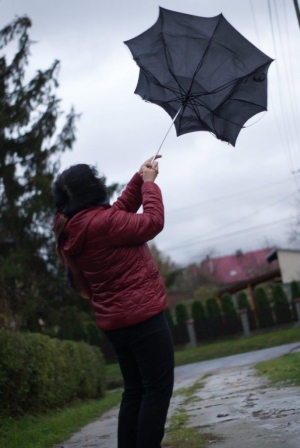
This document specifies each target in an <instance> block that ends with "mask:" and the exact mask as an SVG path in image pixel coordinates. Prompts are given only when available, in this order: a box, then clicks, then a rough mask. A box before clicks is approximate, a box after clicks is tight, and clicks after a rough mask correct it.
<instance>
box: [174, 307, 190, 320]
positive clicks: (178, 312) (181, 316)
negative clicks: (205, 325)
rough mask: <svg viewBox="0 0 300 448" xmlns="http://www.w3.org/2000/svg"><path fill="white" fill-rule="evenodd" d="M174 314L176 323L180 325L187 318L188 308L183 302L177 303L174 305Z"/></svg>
mask: <svg viewBox="0 0 300 448" xmlns="http://www.w3.org/2000/svg"><path fill="white" fill-rule="evenodd" d="M175 316H176V322H177V324H178V325H182V324H184V323H185V322H186V321H187V320H188V318H189V315H188V310H187V307H186V305H185V304H184V303H177V305H176V306H175Z"/></svg>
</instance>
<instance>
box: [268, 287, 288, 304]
mask: <svg viewBox="0 0 300 448" xmlns="http://www.w3.org/2000/svg"><path fill="white" fill-rule="evenodd" d="M272 297H273V302H274V304H275V305H276V304H277V303H288V299H287V296H286V294H285V292H284V290H283V288H282V286H281V285H280V284H279V283H276V284H275V285H273V288H272Z"/></svg>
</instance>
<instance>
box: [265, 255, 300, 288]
mask: <svg viewBox="0 0 300 448" xmlns="http://www.w3.org/2000/svg"><path fill="white" fill-rule="evenodd" d="M266 260H267V261H268V263H269V264H270V266H278V265H279V269H280V275H281V280H282V283H283V284H284V285H287V284H289V283H291V282H292V281H298V282H299V281H300V250H299V249H273V250H272V251H270V252H269V253H268V254H267V255H266Z"/></svg>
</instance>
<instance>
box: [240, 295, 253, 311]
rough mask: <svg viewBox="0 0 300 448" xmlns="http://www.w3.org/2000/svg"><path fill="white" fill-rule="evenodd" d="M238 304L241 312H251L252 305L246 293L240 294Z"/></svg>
mask: <svg viewBox="0 0 300 448" xmlns="http://www.w3.org/2000/svg"><path fill="white" fill-rule="evenodd" d="M237 302H238V309H239V310H243V309H247V310H248V311H251V307H250V303H249V300H248V297H247V294H246V293H245V292H243V291H242V292H240V293H239V294H238V296H237Z"/></svg>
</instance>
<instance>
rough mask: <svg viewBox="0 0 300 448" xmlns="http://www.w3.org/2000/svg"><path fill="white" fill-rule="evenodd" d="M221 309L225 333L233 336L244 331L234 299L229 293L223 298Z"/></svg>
mask: <svg viewBox="0 0 300 448" xmlns="http://www.w3.org/2000/svg"><path fill="white" fill-rule="evenodd" d="M221 307H222V311H223V323H224V331H225V333H226V334H233V333H237V332H239V331H242V326H241V321H240V318H239V317H238V316H237V313H236V309H235V307H234V305H233V300H232V297H231V295H230V294H229V293H225V294H223V295H222V296H221Z"/></svg>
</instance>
